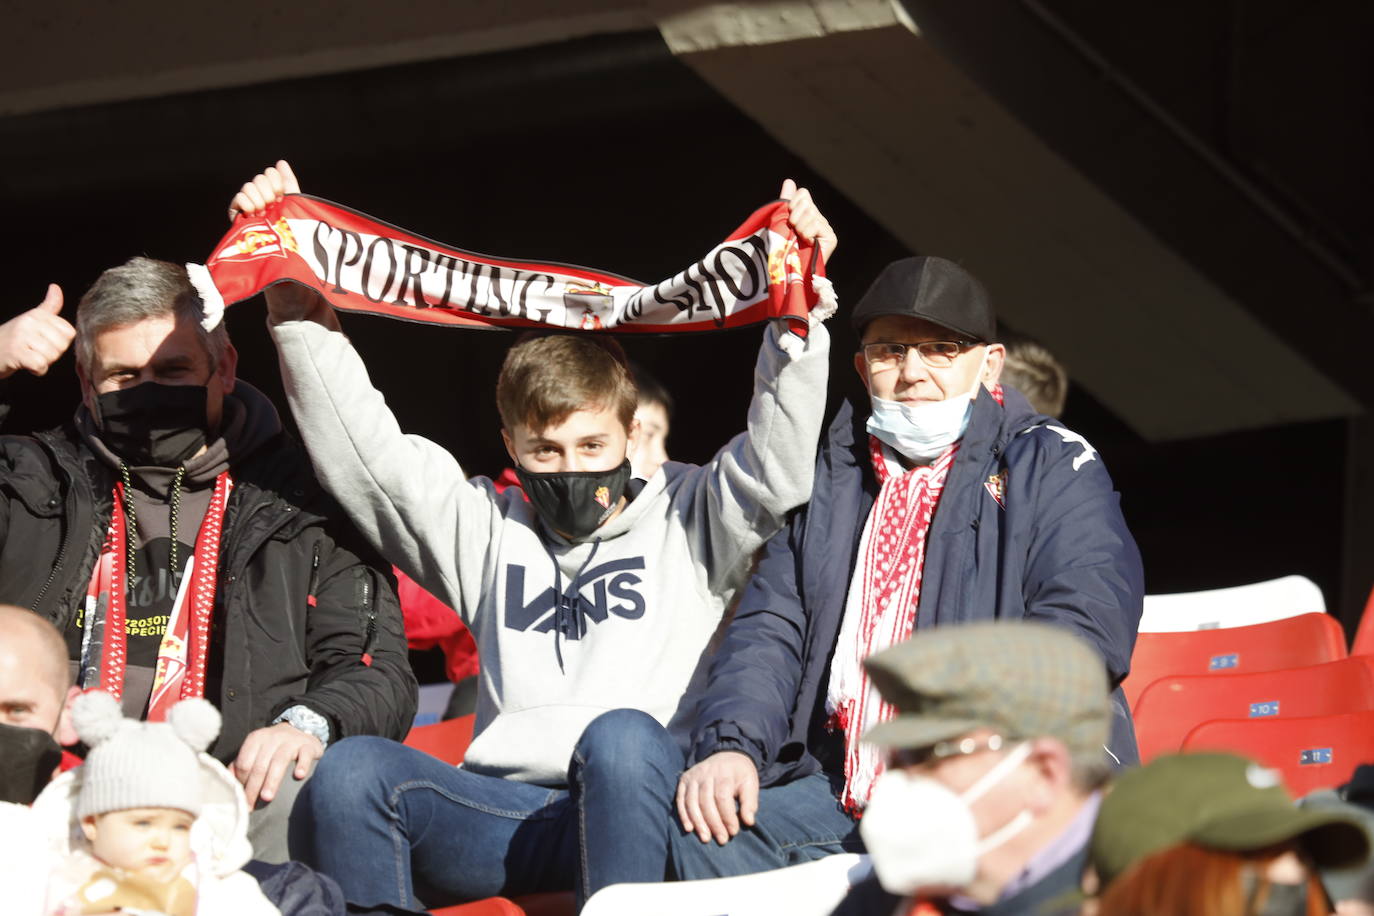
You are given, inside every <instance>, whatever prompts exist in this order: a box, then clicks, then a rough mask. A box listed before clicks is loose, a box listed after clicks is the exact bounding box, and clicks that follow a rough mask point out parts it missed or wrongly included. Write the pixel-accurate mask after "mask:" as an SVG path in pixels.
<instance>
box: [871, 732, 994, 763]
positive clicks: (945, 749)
mask: <svg viewBox="0 0 1374 916" xmlns="http://www.w3.org/2000/svg"><path fill="white" fill-rule="evenodd" d="M1004 743H1005V740H1004V739H1003V738H1002V736H1001V735H989V736H988V737H986V738H960V739H959V740H958V741H941V742H939V743H938V744H933V745H931V746H930V747H918V748H910V749H906V748H902V749H898V750H894V751H892V753H891V754H890V762H889V764H888V765H889V768H891V769H900V768H902V767H913V766H927V765H929V764H932V763H938V762H940V761H941V760H946V759H948V758H950V757H967V756H968V755H970V754H976V753H978V752H979V751H998V750H1001V749H1002V745H1003V744H1004Z"/></svg>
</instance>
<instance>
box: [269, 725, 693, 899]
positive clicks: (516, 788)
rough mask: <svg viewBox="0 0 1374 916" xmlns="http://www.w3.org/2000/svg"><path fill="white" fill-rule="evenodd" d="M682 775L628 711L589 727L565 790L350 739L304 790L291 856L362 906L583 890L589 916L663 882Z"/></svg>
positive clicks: (668, 750)
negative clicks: (602, 898)
mask: <svg viewBox="0 0 1374 916" xmlns="http://www.w3.org/2000/svg"><path fill="white" fill-rule="evenodd" d="M681 771H682V752H681V750H680V749H679V748H678V746H677V744H676V743H675V742H674V741H673V740H672V738H671V737H670V736H669V735H668V732H667V731H666V730H665V729H664V728H663V727H662V726H661V725H659V724H658V722H657V721H655V720H654V719H653V717H651V716H649V715H647V714H646V713H643V712H640V711H638V710H632V709H618V710H614V711H611V712H608V713H605V714H604V715H602V716H600V717H599V718H597V719H596V720H594V721H593V722H592V724H591V725H589V726H587V729H586V731H585V732H584V733H583V735H582V738H581V739H580V740H579V741H578V744H577V747H576V749H575V750H574V751H573V756H572V761H571V765H570V767H569V770H568V788H567V789H555V788H549V787H547V786H536V785H531V784H529V783H522V782H517V781H515V780H510V779H500V778H498V777H494V776H484V775H481V774H478V773H470V772H468V771H466V770H463V769H461V768H456V767H453V766H450V765H449V764H446V763H444V762H443V761H441V760H438V759H436V758H433V757H430V756H429V755H428V754H424V753H422V752H420V751H416V750H413V749H411V748H408V747H405V746H403V745H400V744H397V743H396V742H394V741H388V740H386V739H383V738H371V737H357V738H347V739H345V740H343V741H341V742H339V744H338V745H337V746H333V747H331V748H330V749H329V752H328V753H327V754H325V755H324V756H323V757H322V758H320V762H319V766H318V768H317V769H316V771H315V774H314V776H313V777H312V778H311V779H310V781H309V782H307V783H306V784H305V786H304V789H303V791H302V793H301V796H300V799H299V800H298V801H297V803H296V807H295V810H294V811H293V813H292V817H291V830H290V840H291V854H292V858H295V859H298V860H300V861H303V862H305V863H306V864H308V865H311V866H313V867H315V868H316V869H318V870H320V871H322V872H324V873H325V874H327V875H329V876H330V877H332V878H333V879H334V880H335V881H337V882H338V883H339V886H340V887H341V888H342V889H343V892H344V895H345V896H346V897H347V898H348V900H349V901H350V902H352V903H355V904H360V905H364V906H375V905H378V904H391V905H393V906H399V907H407V908H411V909H419V908H421V907H436V906H446V905H448V904H451V903H456V902H461V901H466V900H476V899H480V898H483V897H492V896H497V895H501V896H510V895H512V894H526V893H535V892H540V891H566V890H575V891H576V892H577V898H578V905H579V907H580V906H581V904H582V903H583V902H585V901H586V898H587V897H588V896H590V895H591V894H593V893H595V892H596V891H597V890H599V889H600V888H602V887H605V886H606V885H608V884H617V883H620V882H623V881H661V880H663V878H664V876H665V872H666V868H667V862H668V845H669V843H670V842H671V837H672V835H673V834H675V833H680V832H681V828H674V826H673V825H674V823H675V820H676V818H675V816H674V814H673V810H672V807H673V793H674V790H675V788H676V785H677V778H678V774H679V773H680V772H681ZM627 787H633V790H632V791H627Z"/></svg>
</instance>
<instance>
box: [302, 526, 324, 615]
mask: <svg viewBox="0 0 1374 916" xmlns="http://www.w3.org/2000/svg"><path fill="white" fill-rule="evenodd" d="M319 587H320V542H319V541H316V542H315V549H314V553H313V555H312V556H311V558H310V588H309V590H308V591H306V593H305V603H306V605H307V606H308V607H314V606H315V604H316V598H315V589H317V588H319Z"/></svg>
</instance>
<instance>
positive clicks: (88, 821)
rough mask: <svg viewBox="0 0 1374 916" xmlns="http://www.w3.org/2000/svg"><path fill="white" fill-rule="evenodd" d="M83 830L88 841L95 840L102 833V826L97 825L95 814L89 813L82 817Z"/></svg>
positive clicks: (92, 841)
mask: <svg viewBox="0 0 1374 916" xmlns="http://www.w3.org/2000/svg"><path fill="white" fill-rule="evenodd" d="M81 832H82V833H84V834H85V835H86V840H87V841H88V842H91V843H94V842H95V838H96V836H98V835H99V834H100V828H99V827H97V826H96V825H95V815H94V814H88V815H86V816H85V817H83V818H82V819H81Z"/></svg>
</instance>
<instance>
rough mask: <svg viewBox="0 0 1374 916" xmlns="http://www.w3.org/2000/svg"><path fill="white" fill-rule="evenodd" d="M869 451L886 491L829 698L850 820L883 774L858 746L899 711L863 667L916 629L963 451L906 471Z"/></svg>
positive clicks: (853, 589)
mask: <svg viewBox="0 0 1374 916" xmlns="http://www.w3.org/2000/svg"><path fill="white" fill-rule="evenodd" d="M868 444H869V457H870V458H871V459H872V461H873V470H874V472H875V473H876V474H877V476H878V482H879V484H880V485H881V487H880V489H879V490H878V498H877V499H876V500H875V501H874V503H873V509H872V511H870V512H869V513H868V521H867V522H866V523H865V524H864V533H863V539H862V540H861V541H860V542H859V562H858V565H857V566H856V567H855V569H854V577H853V579H852V580H851V581H850V583H849V595H848V598H847V599H846V600H845V607H844V622H843V624H842V625H841V626H840V636H839V640H838V641H837V642H836V643H835V655H834V658H833V659H832V660H831V662H830V686H829V691H828V693H827V695H826V710H827V711H828V712H829V713H830V715H831V723H832V725H833V726H834V727H836V728H839V729H841V730H843V732H844V779H845V782H844V796H843V798H842V799H841V800H842V801H843V802H844V807H845V810H847V811H849V812H850V813H851V814H858V812H859V811H861V810H862V809H863V807H864V805H866V804H867V803H868V795H869V793H870V792H871V791H872V789H873V781H874V780H875V779H877V778H878V774H879V773H880V772H881V771H882V756H881V753H880V752H879V750H878V749H877V748H875V747H873V746H872V745H869V744H865V743H864V742H863V741H861V740H860V739H861V738H862V737H863V735H864V733H865V732H867V731H868V730H869V729H870V728H872V727H873V726H875V725H877V724H878V723H879V722H885V721H887V720H888V719H891V718H892V716H893V712H894V711H893V708H892V704H890V703H888V702H887V701H885V700H884V699H883V698H882V697H881V696H879V695H878V689H877V688H876V687H874V686H873V683H872V681H870V680H869V677H868V672H866V671H865V670H864V667H863V660H864V659H865V658H868V656H870V655H872V654H873V653H874V652H881V651H882V650H883V649H886V648H887V647H888V646H893V645H896V644H897V643H899V642H901V641H902V640H904V639H906V638H907V637H908V636H910V635H911V631H912V629H913V628H914V627H915V626H916V607H917V605H918V604H919V603H920V600H921V574H922V572H923V571H924V568H925V560H926V535H927V534H929V533H930V523H931V520H932V519H934V517H935V509H936V507H937V506H938V505H939V503H940V494H941V493H942V492H943V491H944V488H945V478H946V477H947V476H948V475H949V469H950V466H951V465H952V464H953V463H954V456H955V455H956V454H957V453H958V451H959V443H958V442H956V443H954V444H953V445H951V446H950V447H949V448H947V449H945V451H943V452H942V453H940V456H939V457H938V458H936V459H935V461H934V463H933V464H928V465H921V466H918V467H914V468H911V469H910V470H908V471H903V470H902V469H901V466H900V465H899V464H897V462H896V461H895V460H889V459H888V458H887V457H886V456H885V455H884V454H883V445H882V443H880V442H879V441H878V440H877V439H876V438H874V437H872V436H870V437H869V443H868Z"/></svg>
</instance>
